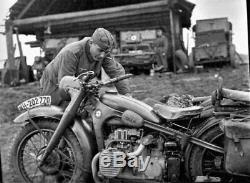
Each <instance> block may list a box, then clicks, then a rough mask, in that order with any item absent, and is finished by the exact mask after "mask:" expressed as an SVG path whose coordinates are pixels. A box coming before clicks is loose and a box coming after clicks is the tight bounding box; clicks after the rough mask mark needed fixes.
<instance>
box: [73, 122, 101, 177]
mask: <svg viewBox="0 0 250 183" xmlns="http://www.w3.org/2000/svg"><path fill="white" fill-rule="evenodd" d="M71 129H72V131H73V132H74V134H75V135H76V137H77V139H78V141H79V143H80V146H81V148H82V152H83V155H84V159H85V163H84V169H85V170H89V173H90V172H91V160H92V158H93V157H94V155H95V154H96V153H97V143H96V141H95V136H94V132H93V130H92V127H91V126H90V125H89V124H88V123H87V122H86V121H85V120H84V119H81V118H80V117H79V118H75V119H74V123H73V126H72V127H71Z"/></svg>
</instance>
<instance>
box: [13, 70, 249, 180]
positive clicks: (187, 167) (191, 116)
mask: <svg viewBox="0 0 250 183" xmlns="http://www.w3.org/2000/svg"><path fill="white" fill-rule="evenodd" d="M131 76H132V75H130V74H127V75H124V76H121V77H117V78H113V79H110V80H109V81H106V82H97V81H95V82H94V81H92V78H93V77H94V72H92V71H89V72H86V73H83V74H81V75H79V76H78V77H77V78H75V80H76V81H78V82H79V84H80V89H75V88H67V93H68V94H69V95H70V99H71V100H70V102H69V104H68V106H67V107H66V108H65V109H63V108H61V107H58V106H53V105H50V103H51V98H50V96H39V97H35V98H32V99H29V100H27V101H25V102H23V103H22V104H20V105H19V106H18V108H19V109H20V110H26V111H25V112H24V113H22V114H21V115H19V116H18V117H17V118H16V119H15V120H14V122H15V123H23V122H25V123H24V125H23V128H22V129H21V131H19V133H18V134H17V136H16V138H15V139H14V144H13V148H12V151H11V161H12V164H13V168H14V169H15V171H16V173H17V174H18V175H19V177H21V178H22V180H23V181H25V182H51V181H52V182H91V181H92V182H95V183H100V182H116V181H118V182H119V181H120V182H180V181H182V182H192V181H195V179H196V178H197V177H198V176H208V175H209V176H213V175H216V176H219V177H221V179H222V181H224V177H225V180H226V179H227V178H228V176H225V174H226V175H228V174H227V172H226V171H225V168H224V164H223V161H224V148H223V146H224V144H223V138H224V136H223V132H222V131H221V129H220V127H219V122H220V121H221V119H222V118H220V117H215V116H214V115H213V116H212V117H211V116H203V118H202V115H201V114H202V112H203V107H202V106H192V107H186V108H177V107H169V106H166V105H164V104H155V105H154V106H153V107H151V106H149V105H147V104H145V103H143V102H141V101H139V100H137V99H135V98H131V97H127V96H124V95H120V94H118V93H117V92H114V91H106V92H105V93H103V94H101V95H100V94H99V91H100V89H101V87H103V86H107V85H110V84H113V83H115V82H118V81H120V80H123V79H127V78H130V77H131ZM217 91H218V92H217V93H216V95H215V97H214V96H213V101H215V102H213V103H214V105H215V104H216V105H215V106H217V107H218V106H220V101H221V98H222V95H221V93H222V92H221V91H224V90H222V89H221V90H217ZM220 92H221V93H220ZM242 95H243V94H242ZM67 96H68V95H67ZM244 96H245V94H244ZM246 100H247V99H246ZM218 101H219V102H218ZM247 101H248V100H247ZM233 107H235V106H233ZM240 107H241V109H243V110H245V106H244V107H243V106H240ZM89 114H90V115H89ZM223 115H225V113H223ZM217 116H218V114H217ZM223 118H224V116H223ZM91 175H92V176H91ZM223 176H224V177H223Z"/></svg>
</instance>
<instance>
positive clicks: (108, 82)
mask: <svg viewBox="0 0 250 183" xmlns="http://www.w3.org/2000/svg"><path fill="white" fill-rule="evenodd" d="M132 76H133V74H125V75H123V76H119V77H117V78H113V79H110V80H109V81H107V82H105V83H103V85H107V84H111V83H115V82H118V81H121V80H123V79H127V78H130V77H132Z"/></svg>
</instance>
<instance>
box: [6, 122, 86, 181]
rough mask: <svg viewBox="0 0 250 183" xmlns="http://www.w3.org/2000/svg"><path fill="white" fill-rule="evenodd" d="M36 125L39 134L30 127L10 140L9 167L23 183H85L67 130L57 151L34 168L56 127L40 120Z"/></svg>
mask: <svg viewBox="0 0 250 183" xmlns="http://www.w3.org/2000/svg"><path fill="white" fill-rule="evenodd" d="M37 125H38V126H39V128H40V129H41V130H42V133H43V134H41V133H40V132H39V131H38V130H37V129H36V128H35V127H34V126H33V125H32V124H27V125H25V126H24V127H23V128H22V129H21V130H20V131H19V133H18V134H17V136H16V137H15V139H14V144H13V146H12V149H11V154H10V158H11V159H10V161H11V167H12V168H13V169H14V171H15V172H16V173H17V174H18V175H19V176H20V177H21V179H23V181H24V182H65V183H66V182H86V181H87V179H88V177H89V175H88V173H86V172H85V171H84V170H82V167H83V163H84V158H83V154H82V150H81V147H80V145H79V142H78V140H77V138H76V137H75V135H74V134H73V133H72V132H71V131H70V130H69V129H67V130H66V132H65V133H64V135H63V137H62V140H61V141H60V143H59V145H58V147H57V148H55V149H54V150H53V152H52V153H51V154H50V155H49V157H48V158H47V159H46V160H45V163H44V165H42V166H40V167H39V166H38V163H39V158H40V157H41V154H43V153H44V151H45V148H46V146H47V145H48V141H49V139H50V138H51V137H52V135H53V133H54V131H55V129H56V127H57V123H56V122H55V121H52V120H48V119H47V120H45V119H43V120H40V121H38V122H37Z"/></svg>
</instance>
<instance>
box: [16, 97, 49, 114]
mask: <svg viewBox="0 0 250 183" xmlns="http://www.w3.org/2000/svg"><path fill="white" fill-rule="evenodd" d="M49 105H51V96H38V97H34V98H30V99H28V100H26V101H24V102H22V103H21V104H20V105H18V106H17V108H18V110H19V111H21V110H27V109H31V108H34V107H38V106H49Z"/></svg>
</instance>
